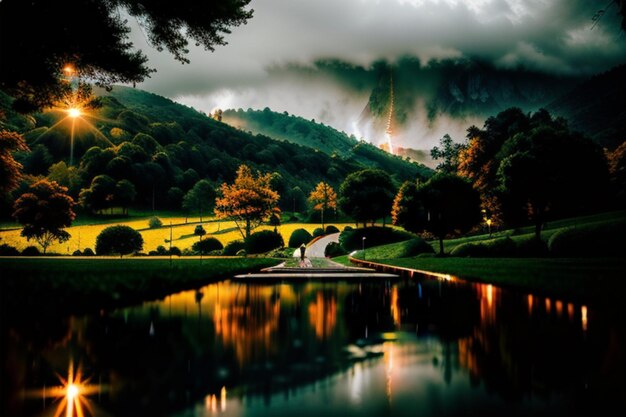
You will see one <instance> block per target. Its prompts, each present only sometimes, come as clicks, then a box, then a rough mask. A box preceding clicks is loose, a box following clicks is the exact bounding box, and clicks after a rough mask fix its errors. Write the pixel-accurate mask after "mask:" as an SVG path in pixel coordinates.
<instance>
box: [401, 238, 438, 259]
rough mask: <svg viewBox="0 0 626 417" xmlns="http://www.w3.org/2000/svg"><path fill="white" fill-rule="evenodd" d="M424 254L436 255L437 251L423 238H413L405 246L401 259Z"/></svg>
mask: <svg viewBox="0 0 626 417" xmlns="http://www.w3.org/2000/svg"><path fill="white" fill-rule="evenodd" d="M423 253H435V250H434V249H433V247H432V246H430V245H429V244H428V243H427V242H426V241H425V240H424V239H422V238H421V237H416V238H413V239H411V240H409V241H407V242H406V243H405V245H404V251H403V252H402V255H401V256H400V257H401V258H410V257H412V256H417V255H421V254H423Z"/></svg>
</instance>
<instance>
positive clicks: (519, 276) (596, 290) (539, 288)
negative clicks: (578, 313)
mask: <svg viewBox="0 0 626 417" xmlns="http://www.w3.org/2000/svg"><path fill="white" fill-rule="evenodd" d="M335 260H337V259H335ZM368 260H369V257H368ZM371 260H372V261H373V262H378V263H384V264H387V265H394V266H399V267H403V268H411V269H421V270H425V271H431V272H439V273H444V274H450V275H453V276H457V277H459V278H464V279H467V280H470V281H476V282H486V283H492V284H495V285H498V286H502V287H508V288H516V289H519V290H522V291H527V292H530V293H535V294H545V295H552V296H556V297H563V298H567V299H575V300H581V301H588V302H592V303H603V302H611V303H616V302H619V300H621V298H622V297H623V291H624V290H626V260H624V259H617V258H606V259H569V258H562V259H545V258H542V259H520V258H405V259H379V260H375V259H371ZM339 261H343V262H345V259H339Z"/></svg>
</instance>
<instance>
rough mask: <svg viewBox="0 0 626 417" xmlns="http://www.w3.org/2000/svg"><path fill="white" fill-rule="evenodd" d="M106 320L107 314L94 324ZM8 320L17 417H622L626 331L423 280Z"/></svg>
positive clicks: (528, 301) (589, 314)
mask: <svg viewBox="0 0 626 417" xmlns="http://www.w3.org/2000/svg"><path fill="white" fill-rule="evenodd" d="M95 311H97V310H95ZM35 316H36V317H29V318H28V319H27V320H24V319H23V317H22V319H19V320H13V318H11V317H10V315H9V317H8V318H7V317H5V319H3V322H2V337H3V343H2V357H3V360H4V362H3V371H2V376H3V377H2V400H3V405H2V410H1V411H2V413H1V414H2V415H3V416H37V415H50V416H55V415H57V416H58V415H61V416H69V415H79V416H80V415H85V416H89V415H93V416H98V417H100V416H198V417H199V416H217V415H219V416H298V417H304V416H324V417H331V416H356V415H358V416H377V417H378V416H416V415H421V416H430V415H432V416H442V415H445V416H451V415H479V416H484V415H498V416H500V415H507V416H511V415H546V416H547V415H550V416H554V415H611V414H620V415H622V413H621V412H622V411H624V409H625V406H626V360H625V359H626V355H625V352H626V349H625V344H626V337H625V336H626V325H625V324H624V322H623V318H622V319H620V318H618V317H616V316H615V315H614V314H609V313H605V312H604V311H603V310H601V309H596V308H591V307H590V306H586V305H582V304H580V303H572V302H568V301H567V300H558V299H554V298H545V297H539V296H533V295H529V294H522V293H515V292H511V291H505V290H502V289H500V288H497V287H495V286H491V285H483V284H467V283H463V282H457V281H446V280H441V281H437V280H431V279H424V278H415V279H402V280H397V281H390V282H376V283H373V282H361V283H358V282H327V283H322V282H308V283H277V284H262V285H261V284H259V285H256V284H245V283H240V282H235V281H224V282H221V283H216V284H212V285H208V286H206V287H204V288H201V289H199V290H197V291H185V292H181V293H176V294H171V295H169V296H168V297H166V298H165V299H163V300H159V301H151V302H146V303H144V304H141V305H137V306H132V307H127V308H120V309H115V310H100V311H97V312H96V313H94V314H90V315H86V316H82V315H81V316H74V317H55V315H54V313H49V314H37V315H35Z"/></svg>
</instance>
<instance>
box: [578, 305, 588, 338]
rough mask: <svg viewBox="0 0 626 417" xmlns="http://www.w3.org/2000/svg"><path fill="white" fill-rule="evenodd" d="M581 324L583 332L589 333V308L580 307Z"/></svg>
mask: <svg viewBox="0 0 626 417" xmlns="http://www.w3.org/2000/svg"><path fill="white" fill-rule="evenodd" d="M580 323H581V325H582V327H583V331H584V332H586V331H587V306H581V307H580Z"/></svg>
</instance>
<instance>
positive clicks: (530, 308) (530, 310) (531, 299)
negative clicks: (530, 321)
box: [526, 294, 533, 314]
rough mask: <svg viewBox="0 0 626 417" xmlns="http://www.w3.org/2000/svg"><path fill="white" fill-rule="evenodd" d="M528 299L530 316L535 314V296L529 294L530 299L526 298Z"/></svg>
mask: <svg viewBox="0 0 626 417" xmlns="http://www.w3.org/2000/svg"><path fill="white" fill-rule="evenodd" d="M526 299H527V300H528V314H532V313H533V295H532V294H528V297H526Z"/></svg>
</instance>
